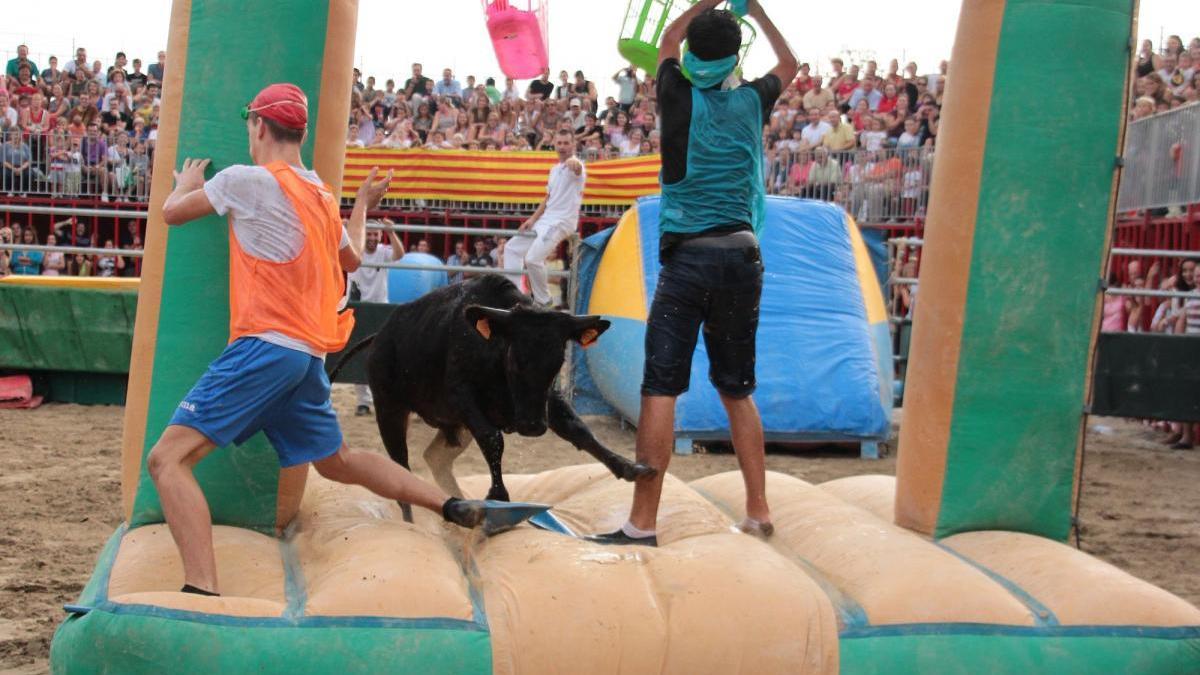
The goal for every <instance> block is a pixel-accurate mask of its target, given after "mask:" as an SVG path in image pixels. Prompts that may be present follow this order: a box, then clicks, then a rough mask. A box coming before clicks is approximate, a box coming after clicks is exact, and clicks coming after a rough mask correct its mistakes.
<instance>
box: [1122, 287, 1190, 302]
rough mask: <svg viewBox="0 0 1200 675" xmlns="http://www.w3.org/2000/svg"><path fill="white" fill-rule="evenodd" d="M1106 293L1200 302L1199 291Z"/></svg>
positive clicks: (1136, 290)
mask: <svg viewBox="0 0 1200 675" xmlns="http://www.w3.org/2000/svg"><path fill="white" fill-rule="evenodd" d="M1104 292H1105V293H1107V294H1108V295H1124V296H1132V297H1141V298H1187V299H1191V300H1200V292H1197V291H1190V292H1187V291H1156V290H1151V289H1142V288H1106V289H1104Z"/></svg>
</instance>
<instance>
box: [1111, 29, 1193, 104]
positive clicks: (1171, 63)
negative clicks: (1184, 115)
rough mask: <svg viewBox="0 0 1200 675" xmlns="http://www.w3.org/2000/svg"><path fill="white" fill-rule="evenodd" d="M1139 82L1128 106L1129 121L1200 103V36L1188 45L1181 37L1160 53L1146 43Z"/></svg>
mask: <svg viewBox="0 0 1200 675" xmlns="http://www.w3.org/2000/svg"><path fill="white" fill-rule="evenodd" d="M1135 75H1136V77H1137V80H1136V82H1135V86H1134V91H1133V95H1132V98H1131V101H1130V106H1129V118H1130V120H1140V119H1144V118H1146V117H1150V116H1151V115H1155V114H1158V113H1161V112H1166V111H1168V110H1174V109H1175V108H1179V107H1182V106H1185V105H1190V104H1194V103H1196V102H1197V101H1200V37H1194V38H1192V39H1191V41H1190V42H1188V44H1187V45H1186V46H1185V45H1184V44H1183V39H1182V38H1180V37H1179V36H1178V35H1172V36H1170V37H1168V38H1167V40H1166V44H1165V45H1163V48H1162V50H1161V51H1155V49H1154V43H1153V42H1151V41H1150V40H1143V41H1142V44H1141V48H1140V49H1139V50H1138V56H1137V66H1136V70H1135Z"/></svg>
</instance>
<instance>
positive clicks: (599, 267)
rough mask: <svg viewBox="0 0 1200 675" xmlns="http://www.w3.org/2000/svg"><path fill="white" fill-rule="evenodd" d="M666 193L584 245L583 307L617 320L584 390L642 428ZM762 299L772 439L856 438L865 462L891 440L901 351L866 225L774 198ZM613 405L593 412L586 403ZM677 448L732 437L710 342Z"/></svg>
mask: <svg viewBox="0 0 1200 675" xmlns="http://www.w3.org/2000/svg"><path fill="white" fill-rule="evenodd" d="M659 203H660V200H659V198H658V197H643V198H641V199H639V200H638V202H637V205H636V206H635V207H634V208H633V209H630V210H629V211H628V212H627V213H626V214H625V216H624V217H623V218H622V219H621V221H620V223H619V224H618V225H617V227H616V228H615V229H614V230H611V231H605V232H602V233H600V234H597V235H594V236H592V237H591V238H589V239H588V240H587V241H586V242H585V243H584V248H583V251H582V253H581V255H580V256H579V257H580V262H579V286H578V295H577V297H578V301H577V308H578V310H579V312H580V313H584V314H601V315H603V316H604V318H606V319H608V320H609V321H611V322H612V324H613V325H612V327H611V328H609V330H608V331H607V332H606V333H605V336H604V340H601V341H600V342H599V343H598V344H597V345H596V346H595V347H593V348H591V349H588V350H587V351H586V352H584V353H583V354H582V359H583V360H584V363H583V364H581V365H580V366H579V367H577V368H576V371H575V374H576V382H575V390H576V394H577V396H582V397H584V399H585V404H584V407H585V409H588V411H589V412H613V411H615V412H616V413H617V414H619V415H620V416H621V417H623V418H624V419H626V420H629V421H630V422H636V421H637V419H638V414H639V411H640V406H641V381H642V371H641V363H642V361H643V358H644V344H643V343H644V341H645V333H646V316H647V313H648V309H649V306H650V303H651V301H652V300H653V298H654V289H655V287H656V285H657V283H658V273H659V260H658V209H659ZM761 248H762V254H763V266H764V268H765V270H766V271H765V273H764V278H763V295H762V304H761V310H760V317H759V328H758V354H757V359H758V361H757V368H756V371H757V373H756V375H757V380H758V390H757V391H756V392H755V396H754V400H755V402H756V403H757V404H758V407H759V410H760V411H761V414H762V418H763V429H764V431H765V433H766V436H767V439H768V440H770V441H779V442H797V441H855V442H859V443H862V444H863V446H864V454H866V455H870V454H873V453H874V448H875V444H876V443H877V442H878V441H882V440H886V439H887V437H888V434H889V433H890V425H891V412H892V352H891V344H890V333H889V332H888V323H887V311H886V308H885V307H884V303H883V296H882V294H881V293H880V289H879V282H878V280H877V279H876V277H875V271H874V268H873V267H872V265H871V261H870V256H869V255H868V253H867V250H866V247H865V246H864V245H863V241H862V238H861V237H860V235H859V231H858V227H857V225H855V223H854V221H853V220H852V219H851V218H850V217H849V216H847V215H846V212H845V211H843V210H842V209H840V208H838V207H836V206H833V205H832V204H826V203H823V202H817V201H809V200H801V199H791V198H785V197H771V198H769V199H768V200H767V210H766V225H765V226H764V228H763V232H762V241H761ZM589 399H590V400H596V399H599V400H602V401H603V403H604V405H603V406H590V409H589V406H588V405H587V403H586V402H587V401H588V400H589ZM675 434H676V438H677V439H678V443H677V446H678V447H679V448H680V449H681V450H682V451H685V452H686V451H690V448H691V445H692V442H693V441H708V440H727V439H728V438H729V431H728V421H727V419H726V417H725V409H724V407H723V406H722V405H721V401H720V398H719V396H718V395H717V392H716V390H715V389H714V388H713V387H712V385H711V384H710V383H709V381H708V354H707V351H706V350H705V346H704V341H703V340H700V341H699V342H698V344H697V348H696V355H695V357H694V359H693V360H692V376H691V388H690V390H689V391H688V392H687V393H685V394H684V395H683V396H681V397H680V399H679V403H678V406H677V410H676V418H675Z"/></svg>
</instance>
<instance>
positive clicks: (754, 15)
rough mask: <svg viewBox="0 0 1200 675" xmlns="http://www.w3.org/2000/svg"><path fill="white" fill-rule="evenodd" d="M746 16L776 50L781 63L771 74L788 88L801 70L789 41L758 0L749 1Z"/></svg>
mask: <svg viewBox="0 0 1200 675" xmlns="http://www.w3.org/2000/svg"><path fill="white" fill-rule="evenodd" d="M746 14H748V15H749V16H750V18H751V19H754V22H755V23H757V24H758V26H759V28H762V31H763V33H765V34H766V36H767V41H768V42H770V43H771V49H773V50H775V57H776V58H778V59H779V62H778V63H776V64H775V67H774V68H772V69H771V74H772V75H774V76H775V77H778V78H779V84H780V86H782V87H785V88H786V87H787V86H788V85H789V84H791V83H792V80H794V79H796V73H797V72H799V70H800V66H799V64H798V63H797V62H796V55H795V54H793V53H792V48H791V47H790V46H789V45H788V43H787V40H786V39H784V37H783V34H782V33H780V32H779V29H778V28H776V27H775V23H774V22H773V21H771V17H769V16H767V13H766V12H765V11H763V8H762V5H761V4H759V2H758V0H750V1H749V4H748V9H747V12H746Z"/></svg>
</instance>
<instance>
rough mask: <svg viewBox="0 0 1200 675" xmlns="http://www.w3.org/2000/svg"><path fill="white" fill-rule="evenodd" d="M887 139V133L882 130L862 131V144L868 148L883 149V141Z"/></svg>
mask: <svg viewBox="0 0 1200 675" xmlns="http://www.w3.org/2000/svg"><path fill="white" fill-rule="evenodd" d="M886 139H887V134H886V133H885V132H882V131H864V132H862V144H863V147H864V148H866V149H867V150H882V149H883V142H884V140H886Z"/></svg>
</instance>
